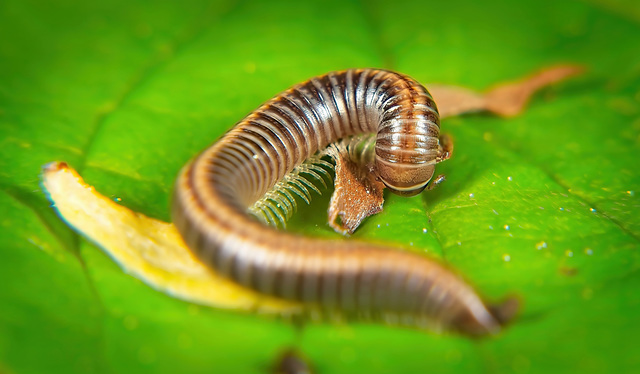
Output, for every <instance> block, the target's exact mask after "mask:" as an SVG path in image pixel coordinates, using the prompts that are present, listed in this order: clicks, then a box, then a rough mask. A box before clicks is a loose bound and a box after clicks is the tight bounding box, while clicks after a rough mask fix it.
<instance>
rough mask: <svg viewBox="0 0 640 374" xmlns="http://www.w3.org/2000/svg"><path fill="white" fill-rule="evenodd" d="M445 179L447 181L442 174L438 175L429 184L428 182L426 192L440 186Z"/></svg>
mask: <svg viewBox="0 0 640 374" xmlns="http://www.w3.org/2000/svg"><path fill="white" fill-rule="evenodd" d="M445 179H447V178H445V176H444V174H440V175H438V176H437V177H435V178H433V179H432V180H431V182H429V184H428V185H427V188H426V190H427V191H431V190H433V189H434V188H436V187H438V186H439V185H440V183H442V182H444V181H445Z"/></svg>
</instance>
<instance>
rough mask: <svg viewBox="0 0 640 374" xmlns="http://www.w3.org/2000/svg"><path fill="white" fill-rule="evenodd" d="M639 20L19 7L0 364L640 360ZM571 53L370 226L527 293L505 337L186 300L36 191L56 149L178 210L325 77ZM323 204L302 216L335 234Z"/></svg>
mask: <svg viewBox="0 0 640 374" xmlns="http://www.w3.org/2000/svg"><path fill="white" fill-rule="evenodd" d="M639 24H640V7H638V6H637V5H636V4H635V3H634V2H632V1H615V2H609V1H604V0H591V1H588V2H586V1H574V2H560V3H558V2H552V1H546V2H543V4H541V3H540V2H534V1H526V2H510V1H506V0H493V1H488V2H471V1H462V0H460V1H457V0H452V1H446V2H432V3H426V2H419V1H416V2H383V1H374V2H363V3H359V2H351V1H335V2H291V3H288V2H284V1H282V2H276V1H273V2H269V3H264V4H263V3H258V2H255V3H252V2H248V3H235V2H231V1H229V2H213V3H209V2H204V1H200V0H185V1H181V2H151V1H134V2H132V1H110V2H98V1H84V2H81V1H72V0H67V1H56V2H45V1H37V0H31V1H28V0H27V1H25V0H5V1H3V2H2V3H1V4H0V35H2V37H1V38H0V149H2V152H1V153H0V186H1V188H2V193H0V211H1V212H3V213H4V214H3V217H2V218H1V219H0V256H1V257H0V259H1V261H0V279H2V283H3V286H2V287H0V372H8V373H13V372H15V373H31V372H33V373H38V372H48V373H56V372H61V373H62V372H64V373H73V372H78V373H80V372H105V373H108V372H117V373H129V372H130V373H140V372H154V373H156V372H176V371H181V372H194V373H195V372H205V371H207V372H260V371H262V372H264V371H268V370H269V367H270V365H271V363H272V362H273V360H274V359H275V357H276V356H277V353H278V352H281V351H282V350H283V349H284V348H286V347H287V346H289V345H292V344H294V343H297V344H299V348H300V349H301V350H302V351H303V352H305V354H306V355H307V356H308V357H309V358H310V360H311V361H312V362H313V364H314V366H315V367H316V369H317V370H318V371H319V372H326V373H329V372H331V373H339V372H343V373H350V372H370V373H384V372H390V371H395V372H422V371H425V370H427V369H428V370H429V371H433V372H487V371H496V372H518V373H520V372H548V371H554V372H559V371H581V372H594V373H596V372H597V373H600V372H629V371H632V369H636V370H638V368H640V358H639V357H640V356H638V355H637V354H636V352H635V351H634V343H635V341H636V338H635V337H636V336H637V335H638V334H639V333H640V327H639V326H640V324H639V323H638V322H640V320H639V319H640V317H638V316H640V296H638V293H637V289H638V287H640V272H639V269H640V256H639V253H638V250H639V249H640V246H639V241H640V203H639V200H638V199H639V198H640V195H639V194H640V177H639V174H638V171H637V170H638V166H637V164H638V163H637V158H638V154H640V152H639V151H640V138H639V137H638V133H639V131H640V109H639V108H640V91H639V89H638V87H640V60H638V56H640V44H638V42H637V41H638V40H639V37H640V25H639ZM560 62H571V63H577V64H582V65H585V66H586V67H587V68H588V69H589V71H588V73H587V74H585V75H584V76H583V77H582V78H578V79H575V80H572V81H570V82H568V83H564V84H561V85H557V86H555V87H553V88H549V89H545V90H544V91H543V92H541V93H540V94H538V95H536V97H535V98H534V100H533V101H532V102H531V104H530V105H529V108H528V109H527V110H526V111H525V113H524V114H522V115H520V116H518V117H516V118H513V119H508V120H506V119H500V118H495V117H491V116H486V115H473V116H465V117H461V118H454V119H448V120H446V121H444V122H443V124H442V126H443V131H445V132H448V133H450V134H451V135H452V137H453V139H454V141H455V154H454V157H453V158H452V159H451V160H449V161H447V162H446V163H443V164H441V165H439V167H438V172H439V173H444V174H446V175H447V178H448V180H447V181H446V182H445V183H443V184H442V185H441V186H440V187H439V188H438V189H436V190H435V191H432V192H430V193H424V194H422V195H421V196H417V197H414V198H409V199H403V198H400V197H396V196H388V197H387V202H386V204H385V211H384V212H383V213H381V214H379V215H377V216H375V217H372V218H371V219H369V220H367V221H366V222H365V223H364V224H363V226H362V227H361V228H360V229H359V230H358V231H357V232H356V234H355V235H354V238H353V239H356V240H368V241H376V242H385V243H389V244H393V245H397V246H400V247H402V248H405V249H411V250H416V251H420V252H427V253H429V254H431V255H433V256H436V257H439V258H441V259H442V261H445V262H446V263H447V264H449V265H450V266H451V267H452V268H454V269H456V270H457V271H459V272H460V273H461V274H463V276H464V277H465V278H467V279H468V280H469V281H470V282H471V283H473V284H474V285H475V286H476V288H477V289H478V290H479V291H480V292H481V293H482V294H483V295H485V296H486V297H487V298H488V299H498V298H501V297H503V296H504V295H505V294H515V295H518V296H519V297H520V298H521V299H522V300H523V303H524V309H523V311H522V314H521V315H520V317H519V319H518V320H516V321H515V322H514V324H513V325H512V326H510V327H509V328H508V329H507V330H506V331H505V332H504V333H503V334H502V335H500V336H498V337H496V338H491V339H485V340H480V341H472V340H469V339H467V338H464V337H459V336H454V335H433V334H428V333H423V332H419V331H407V330H401V329H393V328H388V327H385V326H378V325H352V326H333V325H322V324H319V325H309V326H307V327H305V329H304V332H303V334H302V336H301V338H300V339H298V338H297V337H296V333H295V331H294V329H293V328H292V327H291V326H290V325H289V324H287V323H286V322H283V321H277V320H271V319H267V318H264V317H260V316H255V315H251V314H237V313H232V312H226V311H219V310H212V309H207V308H202V307H197V306H194V305H190V304H188V303H184V302H181V301H178V300H175V299H172V298H170V297H168V296H166V295H164V294H161V293H158V292H156V291H154V290H152V289H150V288H148V287H147V286H145V285H144V284H142V283H141V282H140V281H138V280H136V279H134V278H132V277H130V276H128V275H127V274H124V273H123V272H122V271H120V269H119V268H118V266H117V265H115V264H114V263H113V262H112V261H111V260H110V259H109V258H108V257H107V256H105V255H104V254H103V253H102V252H101V251H100V250H99V249H97V248H95V247H94V246H92V245H91V244H88V243H87V242H86V241H85V240H84V239H81V238H78V237H77V236H76V235H75V234H74V233H72V231H71V230H70V229H69V228H67V227H66V226H65V225H64V224H63V223H62V222H61V221H60V220H59V219H58V218H57V217H56V216H55V214H54V213H53V212H52V210H51V209H50V208H49V206H48V203H47V202H46V199H45V197H44V195H43V194H42V193H41V191H40V188H39V180H38V174H39V172H40V167H41V165H43V164H45V163H47V162H50V161H53V160H63V161H66V162H68V163H69V164H70V165H72V166H73V167H75V168H76V169H78V170H79V171H80V172H81V173H82V174H83V176H84V178H85V180H86V181H87V182H88V183H90V184H92V185H95V186H96V188H97V189H98V190H100V191H101V192H102V193H103V194H105V195H107V196H112V197H113V198H118V199H121V203H122V204H124V205H126V206H128V207H130V208H132V209H134V210H137V211H140V212H142V213H144V214H147V215H150V216H153V217H156V218H160V219H163V220H169V211H168V201H169V198H170V193H171V190H172V183H173V179H174V177H175V176H176V174H177V172H178V170H179V169H180V167H181V166H182V165H183V164H184V163H185V162H186V161H187V160H188V159H189V158H190V157H192V156H193V155H194V154H195V153H197V151H198V150H200V149H202V148H204V147H206V146H207V145H208V144H209V143H211V142H212V141H213V140H215V139H216V138H217V137H218V136H220V135H221V134H222V133H223V132H224V131H226V130H227V129H228V128H229V127H230V126H232V124H234V123H235V122H236V121H238V120H239V119H241V118H242V117H243V116H244V115H245V114H247V113H248V112H249V111H251V110H252V109H253V108H255V107H257V106H258V105H259V104H261V103H262V102H264V101H266V100H267V99H268V98H270V97H271V96H273V95H275V94H277V93H278V92H280V91H282V90H283V89H285V88H287V87H289V86H291V85H292V84H295V83H298V82H300V81H302V80H304V79H307V78H309V77H311V76H314V75H318V74H322V73H325V72H327V71H331V70H338V69H344V68H348V67H366V66H374V67H384V68H390V69H393V70H397V71H401V72H403V73H407V74H409V75H411V76H413V77H415V78H416V79H418V80H419V81H421V82H424V83H428V82H437V83H446V84H456V85H461V86H464V87H470V88H474V89H485V88H487V87H489V86H491V85H493V84H496V83H498V82H502V81H505V80H511V79H517V78H519V77H522V76H523V75H526V74H528V73H530V72H531V71H535V70H538V69H540V68H543V67H545V66H549V65H552V64H556V63H560ZM326 202H327V201H326V199H325V200H323V199H317V200H316V201H315V202H314V204H313V206H311V207H308V208H304V209H301V210H300V212H299V214H298V216H297V218H296V221H295V222H293V223H292V225H291V226H292V229H293V230H296V231H300V232H304V233H306V234H308V235H315V236H322V237H335V234H333V233H332V232H331V230H330V229H329V228H328V226H327V225H326V221H325V219H324V212H325V211H326ZM507 228H508V229H507ZM425 229H426V230H425ZM424 231H426V232H424Z"/></svg>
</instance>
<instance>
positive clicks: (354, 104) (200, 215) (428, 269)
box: [172, 69, 508, 335]
mask: <svg viewBox="0 0 640 374" xmlns="http://www.w3.org/2000/svg"><path fill="white" fill-rule="evenodd" d="M370 133H373V134H376V144H375V162H374V165H375V171H376V172H377V174H378V177H379V178H380V179H381V180H382V181H383V182H384V184H385V185H386V186H387V187H388V188H389V189H390V190H392V191H393V192H395V193H398V194H401V195H413V194H416V193H419V192H420V191H422V190H423V189H424V188H425V186H426V185H427V184H428V182H429V180H430V179H431V178H432V176H433V173H434V168H435V164H436V163H437V162H439V161H441V160H442V159H443V149H442V147H441V145H440V144H439V140H438V139H439V133H440V124H439V116H438V111H437V108H436V106H435V103H434V101H433V99H432V97H431V95H430V94H429V93H428V91H427V90H426V89H425V88H424V87H422V86H421V85H420V84H419V83H418V82H416V81H414V80H413V79H411V78H409V77H407V76H404V75H401V74H398V73H394V72H390V71H385V70H373V69H361V70H346V71H341V72H333V73H329V74H326V75H324V76H320V77H316V78H312V79H310V80H309V81H306V82H304V83H301V84H299V85H297V86H294V87H292V88H290V89H288V90H287V91H284V92H283V93H281V94H280V95H278V96H276V97H275V98H273V99H271V100H270V101H268V102H267V103H265V104H263V105H262V106H261V107H259V108H258V109H257V110H255V111H254V112H252V113H251V114H249V115H248V116H247V117H246V118H244V119H243V120H242V121H240V122H239V123H238V124H237V125H236V126H235V127H234V128H232V129H231V130H230V131H229V132H227V133H226V134H225V135H224V136H223V137H222V138H221V139H220V140H219V141H217V142H216V143H214V144H213V145H212V146H211V147H209V148H208V149H206V150H205V151H203V152H202V153H201V154H200V155H199V156H197V157H196V158H195V159H193V160H192V161H191V162H190V163H189V164H187V165H186V166H185V167H184V168H183V170H182V171H181V173H180V175H179V177H178V179H177V182H176V187H175V192H174V198H173V207H172V217H173V220H174V223H175V225H176V227H177V228H178V230H179V231H180V233H181V235H182V236H183V238H184V240H185V243H186V244H187V245H188V247H189V248H190V249H191V250H192V251H193V252H194V253H195V254H196V255H197V257H198V258H200V259H201V261H203V262H204V263H205V264H207V265H209V266H211V267H212V268H214V269H215V270H216V271H217V272H219V273H220V274H222V275H224V276H226V277H228V278H230V279H231V280H233V281H235V282H237V283H239V284H241V285H243V286H245V287H248V288H250V289H253V290H255V291H257V292H259V293H262V294H266V295H270V296H275V297H279V298H283V299H287V300H294V301H298V302H301V303H303V304H304V305H306V306H308V308H310V309H313V310H315V311H320V312H321V313H323V314H328V315H338V316H341V317H344V318H346V319H363V320H381V321H384V322H388V323H391V324H398V325H405V326H415V327H419V328H430V329H433V330H442V329H450V330H457V331H460V332H462V333H466V334H469V335H483V334H487V333H495V332H497V331H498V330H499V329H500V325H501V323H502V322H504V321H503V320H504V319H507V318H508V317H507V316H505V315H504V314H505V313H501V309H500V307H499V308H496V309H495V310H493V309H492V308H490V307H487V306H485V305H484V303H483V302H482V300H481V299H480V298H479V297H478V296H477V295H476V293H475V292H474V290H473V289H472V288H471V287H470V286H469V285H467V284H466V283H464V281H462V280H461V279H460V278H459V277H458V276H456V275H454V274H453V273H452V272H450V271H449V270H447V269H446V268H444V267H443V266H441V265H439V264H438V263H436V262H434V261H432V260H429V259H427V258H424V257H422V256H419V255H416V254H412V253H409V252H405V251H400V250H394V249H391V248H384V247H379V246H374V245H371V244H366V243H358V242H345V241H326V240H317V239H310V238H306V237H302V236H296V235H293V234H289V233H286V232H282V231H278V230H275V229H273V228H271V227H268V226H265V225H263V224H261V223H259V222H257V221H256V220H255V219H253V218H252V217H250V216H249V215H248V214H247V209H248V208H249V207H250V206H251V205H252V204H254V203H255V202H256V201H258V200H259V199H260V198H261V197H262V196H263V195H264V194H265V193H268V192H269V191H270V190H271V189H272V188H273V187H274V185H276V184H277V183H278V182H279V181H281V180H282V179H283V178H285V177H286V176H287V174H288V173H289V172H291V171H292V170H294V168H296V167H297V166H299V165H300V164H302V163H303V162H304V161H305V160H306V159H308V158H309V157H312V156H313V155H315V154H316V153H317V152H318V151H319V150H322V149H324V148H326V147H327V146H328V145H329V144H330V143H332V142H335V141H337V140H339V139H342V138H345V137H349V136H354V135H359V134H370ZM504 308H505V307H504V306H503V307H502V311H504Z"/></svg>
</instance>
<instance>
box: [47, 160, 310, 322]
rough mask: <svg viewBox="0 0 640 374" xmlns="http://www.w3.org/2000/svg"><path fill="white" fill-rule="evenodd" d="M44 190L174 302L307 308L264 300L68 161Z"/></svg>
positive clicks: (264, 309) (56, 165)
mask: <svg viewBox="0 0 640 374" xmlns="http://www.w3.org/2000/svg"><path fill="white" fill-rule="evenodd" d="M42 179H43V187H44V189H45V192H46V193H47V195H48V197H49V200H51V202H52V203H53V206H54V208H55V209H56V210H57V211H58V214H59V215H60V217H62V218H63V219H64V220H65V221H66V223H67V224H68V225H69V226H71V227H72V228H74V229H75V230H76V231H78V232H79V233H80V234H82V235H83V236H84V237H86V238H87V239H89V240H90V241H92V242H94V243H95V244H96V245H98V246H99V247H101V248H102V249H103V250H104V251H105V253H107V254H108V255H109V256H111V257H112V258H113V259H114V260H115V261H116V262H117V263H118V264H120V266H121V267H122V268H123V270H124V271H125V272H127V273H129V274H131V275H133V276H134V277H136V278H138V279H140V280H142V281H144V282H145V283H147V284H148V285H150V286H151V287H153V288H155V289H157V290H159V291H161V292H164V293H167V294H169V295H171V296H173V297H176V298H179V299H183V300H187V301H190V302H194V303H198V304H203V305H208V306H212V307H216V308H222V309H233V310H241V311H255V312H259V313H264V314H278V315H292V314H297V313H300V312H301V311H302V306H301V305H299V304H296V303H292V302H285V301H281V300H278V299H275V298H271V297H266V296H263V295H259V294H258V293H256V292H253V291H251V290H248V289H246V288H243V287H241V286H239V285H237V284H235V283H233V282H231V281H229V280H227V279H226V278H223V277H221V276H220V275H218V274H216V273H215V272H214V271H213V270H211V269H209V268H207V267H205V266H204V265H203V264H202V263H201V262H199V261H198V260H197V259H196V258H195V257H194V256H193V255H192V254H191V251H190V250H189V249H188V248H187V247H186V245H185V244H184V242H183V241H182V238H181V237H180V234H179V233H178V231H177V230H176V228H175V226H174V225H173V224H171V223H166V222H162V221H158V220H155V219H152V218H149V217H147V216H145V215H143V214H140V213H136V212H133V211H131V210H130V209H127V208H125V207H123V206H121V205H118V204H116V203H115V202H113V201H112V200H111V199H109V198H107V197H105V196H103V195H101V194H99V193H98V192H96V190H95V189H94V188H93V187H92V186H89V185H87V184H85V183H84V181H83V180H82V178H81V177H80V175H78V173H77V172H76V171H75V170H73V169H72V168H70V167H69V166H67V164H65V163H63V162H52V163H50V164H47V165H45V166H44V168H43V173H42Z"/></svg>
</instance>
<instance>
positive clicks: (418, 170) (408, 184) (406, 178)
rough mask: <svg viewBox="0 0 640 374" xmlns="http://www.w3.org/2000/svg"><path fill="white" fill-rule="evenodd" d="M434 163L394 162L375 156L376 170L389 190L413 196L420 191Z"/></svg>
mask: <svg viewBox="0 0 640 374" xmlns="http://www.w3.org/2000/svg"><path fill="white" fill-rule="evenodd" d="M435 168H436V166H435V164H434V163H422V164H394V163H390V162H388V161H385V160H382V159H381V158H377V157H376V172H377V173H378V177H379V178H380V180H381V181H382V183H384V185H385V186H386V187H387V188H388V189H389V190H391V192H393V193H395V194H397V195H400V196H414V195H417V194H419V193H420V192H422V191H423V190H424V189H425V188H426V187H427V184H428V183H429V181H430V180H431V178H432V177H433V173H434V171H435Z"/></svg>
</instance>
